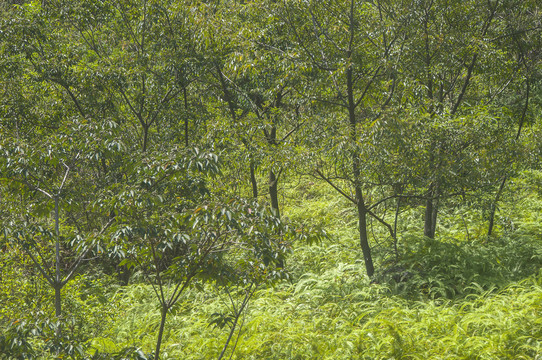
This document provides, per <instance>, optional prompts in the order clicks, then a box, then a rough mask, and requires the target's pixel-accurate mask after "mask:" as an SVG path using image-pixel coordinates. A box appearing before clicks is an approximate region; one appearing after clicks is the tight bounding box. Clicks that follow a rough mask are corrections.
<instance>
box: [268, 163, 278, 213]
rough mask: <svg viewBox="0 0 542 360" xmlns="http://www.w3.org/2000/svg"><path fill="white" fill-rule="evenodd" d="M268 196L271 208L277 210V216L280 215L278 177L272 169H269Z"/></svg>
mask: <svg viewBox="0 0 542 360" xmlns="http://www.w3.org/2000/svg"><path fill="white" fill-rule="evenodd" d="M269 197H270V198H271V208H273V209H274V210H275V211H276V212H277V214H276V215H277V216H280V210H279V195H278V178H277V176H276V175H275V173H274V172H273V170H269Z"/></svg>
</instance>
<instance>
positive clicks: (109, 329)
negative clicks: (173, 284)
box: [0, 177, 542, 360]
mask: <svg viewBox="0 0 542 360" xmlns="http://www.w3.org/2000/svg"><path fill="white" fill-rule="evenodd" d="M528 179H530V180H528ZM536 179H537V178H536V177H535V178H534V180H533V179H531V178H523V179H521V178H520V179H516V180H515V182H514V183H513V184H512V185H511V186H515V188H514V187H513V188H512V189H513V191H515V194H514V195H515V200H516V201H509V202H507V204H510V205H507V206H506V207H503V208H501V209H500V211H499V213H498V218H497V220H498V221H497V228H496V235H495V236H493V237H491V238H488V237H487V236H485V235H484V230H485V228H486V224H485V223H484V217H483V214H482V212H480V211H478V210H476V209H474V208H471V207H469V206H466V205H461V206H456V207H455V208H454V209H453V210H451V211H450V212H449V213H447V214H442V215H441V218H440V222H439V228H438V236H437V239H435V240H431V239H427V238H424V237H423V236H421V235H420V233H421V232H423V231H422V230H421V229H420V226H421V215H422V214H421V211H420V209H418V208H416V207H411V208H405V209H404V211H403V212H402V213H401V222H400V223H399V224H398V229H399V233H400V234H401V237H400V238H399V241H398V254H397V255H398V256H397V257H396V256H395V254H394V252H393V251H392V247H391V239H389V237H388V236H387V234H386V231H385V229H382V228H381V227H379V226H378V224H372V227H371V235H372V237H373V238H372V239H371V241H372V244H373V249H374V254H375V258H376V260H377V274H376V276H375V277H374V278H373V279H369V278H367V277H366V276H365V274H364V265H363V262H362V261H361V260H360V259H362V254H361V251H360V249H359V245H358V241H357V229H356V226H357V224H356V218H355V213H354V210H353V209H351V208H350V207H349V206H350V205H349V204H348V203H346V202H345V201H344V200H343V199H341V198H339V197H337V196H335V194H332V193H330V191H329V189H327V188H326V187H325V186H322V185H321V184H312V183H311V184H308V185H303V187H302V188H299V187H297V188H292V189H286V193H287V194H290V197H289V198H288V199H289V200H288V202H287V203H286V204H287V206H286V208H285V211H284V214H285V215H286V216H288V217H290V218H291V219H292V220H294V221H296V222H309V221H319V222H320V224H321V225H322V226H324V227H325V228H326V231H327V233H328V234H329V237H328V239H326V240H324V241H323V242H322V243H318V244H304V243H298V244H294V252H293V254H292V255H291V256H290V257H289V258H288V260H287V263H286V266H287V267H288V268H289V269H290V272H291V278H290V280H289V281H284V282H282V283H279V284H278V285H276V286H275V287H274V288H271V289H260V290H258V291H257V292H256V293H255V295H254V297H253V299H252V301H251V302H250V303H249V306H248V310H247V312H246V313H245V317H243V318H242V322H241V324H242V325H243V326H242V328H241V332H240V334H239V339H238V342H237V346H236V349H235V351H234V352H233V353H232V352H231V351H230V350H228V352H227V353H226V357H225V358H230V356H231V359H276V360H286V359H424V360H425V359H541V358H542V272H541V271H540V269H541V268H542V239H541V230H542V227H541V226H540V224H541V223H540V220H542V219H540V214H541V212H540V210H542V201H540V199H539V197H538V195H539V192H540V191H539V188H542V186H540V184H539V183H538V182H535V180H536ZM529 181H530V182H529ZM295 194H302V195H301V196H294V195H295ZM12 277H13V278H14V279H19V280H10V281H11V282H6V281H4V283H5V284H8V286H11V287H12V288H13V289H12V290H11V292H9V293H8V294H12V295H13V296H15V295H16V294H19V293H20V292H21V291H26V292H28V293H29V294H34V293H36V294H38V293H39V294H41V295H40V297H38V299H48V298H50V296H51V294H48V293H43V289H42V288H40V287H37V285H36V284H34V283H25V282H24V281H23V280H21V278H20V277H17V276H15V275H14V276H12ZM9 284H11V285H9ZM22 286H26V287H27V288H24V287H22ZM17 287H19V289H17ZM66 292H67V299H68V303H69V305H68V306H69V308H70V309H72V311H73V315H74V316H73V318H74V319H75V320H74V321H75V323H76V324H78V325H77V326H79V327H78V328H76V329H80V326H81V324H88V326H89V328H90V329H92V332H91V335H92V336H90V337H88V338H87V339H86V340H85V352H86V354H87V355H89V356H92V355H93V354H94V357H93V358H95V359H108V358H110V359H113V358H115V359H129V358H133V359H145V358H146V356H147V355H148V354H151V353H152V350H153V348H154V344H155V340H156V333H157V329H158V326H159V323H160V312H159V308H158V304H156V301H155V296H154V294H153V290H152V288H151V287H149V286H148V285H144V284H142V283H137V282H133V283H132V284H131V285H129V286H118V285H115V284H113V283H112V282H108V281H102V282H100V281H99V280H98V279H96V278H92V277H90V278H89V277H85V276H82V277H80V278H78V279H76V281H74V282H73V286H72V287H70V288H68V289H67V290H66ZM10 296H11V295H10ZM13 296H11V297H9V298H5V301H4V302H5V303H6V304H7V305H9V303H10V302H14V301H15V300H14V297H13ZM25 306H26V307H25V309H27V308H28V305H25ZM33 306H35V305H33ZM227 313H228V301H227V297H226V294H225V293H224V292H223V291H221V290H220V289H218V288H216V287H215V286H213V285H212V284H207V285H205V286H204V287H203V288H201V287H199V286H198V287H193V288H190V289H188V290H187V291H186V293H185V294H184V298H183V299H182V301H180V302H179V304H178V306H176V307H175V308H174V309H172V311H171V314H170V315H169V316H168V321H167V325H166V333H165V334H164V346H163V349H164V350H163V353H162V356H161V358H162V359H192V360H196V359H201V360H204V359H205V360H206V359H213V358H214V359H216V358H217V357H218V355H219V354H220V351H221V350H222V347H223V345H224V343H225V341H226V338H227V336H228V327H227V326H215V325H216V322H215V325H213V324H212V322H213V319H216V316H217V314H218V315H220V316H226V315H227ZM2 314H3V316H4V319H7V318H8V317H9V318H10V319H13V318H14V317H16V315H15V313H14V312H13V310H10V311H8V310H4V311H3V312H2ZM19 330H20V331H22V332H24V331H23V330H24V329H22V328H21V329H19ZM10 331H17V329H16V328H11V330H10ZM0 340H1V339H0ZM123 354H124V355H123ZM0 358H1V356H0ZM38 358H39V357H38ZM42 358H46V357H42Z"/></svg>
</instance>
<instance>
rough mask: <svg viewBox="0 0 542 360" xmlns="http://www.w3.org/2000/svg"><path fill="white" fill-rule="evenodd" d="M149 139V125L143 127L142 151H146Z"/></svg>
mask: <svg viewBox="0 0 542 360" xmlns="http://www.w3.org/2000/svg"><path fill="white" fill-rule="evenodd" d="M148 139H149V127H148V126H144V127H143V152H147V141H148Z"/></svg>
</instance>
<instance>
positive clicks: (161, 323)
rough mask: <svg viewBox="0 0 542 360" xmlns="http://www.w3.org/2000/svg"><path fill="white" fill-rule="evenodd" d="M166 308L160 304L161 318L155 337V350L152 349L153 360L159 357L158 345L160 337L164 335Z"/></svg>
mask: <svg viewBox="0 0 542 360" xmlns="http://www.w3.org/2000/svg"><path fill="white" fill-rule="evenodd" d="M167 311H168V308H167V306H166V305H165V304H162V311H161V315H162V319H161V320H160V328H159V329H158V337H157V339H156V350H155V351H154V360H159V359H160V347H161V346H162V337H163V336H164V327H165V325H166V317H167Z"/></svg>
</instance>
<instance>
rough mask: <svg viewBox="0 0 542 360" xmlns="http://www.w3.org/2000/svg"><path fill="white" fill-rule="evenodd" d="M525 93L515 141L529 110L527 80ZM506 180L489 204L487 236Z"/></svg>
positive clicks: (489, 233) (528, 85)
mask: <svg viewBox="0 0 542 360" xmlns="http://www.w3.org/2000/svg"><path fill="white" fill-rule="evenodd" d="M526 81H527V85H526V86H527V93H526V95H525V106H524V107H523V112H522V114H521V118H520V120H519V126H518V132H517V133H516V141H518V140H519V137H520V136H521V130H522V129H523V124H524V123H525V116H526V115H527V110H528V108H529V98H530V93H531V86H530V82H529V80H528V79H527V80H526ZM506 180H508V177H507V176H504V178H503V179H502V181H501V185H500V186H499V190H498V191H497V195H495V201H493V204H491V210H490V214H489V226H488V229H487V236H491V234H492V233H493V226H494V223H495V212H496V211H497V203H498V202H499V199H500V198H501V195H502V192H503V191H504V186H505V185H506Z"/></svg>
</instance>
